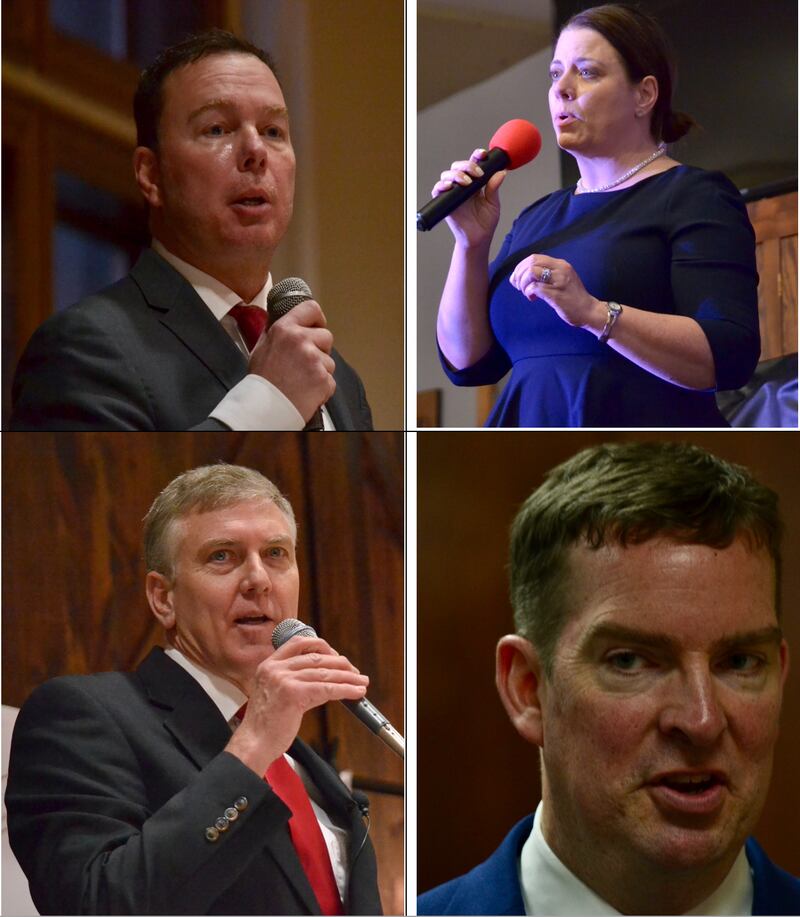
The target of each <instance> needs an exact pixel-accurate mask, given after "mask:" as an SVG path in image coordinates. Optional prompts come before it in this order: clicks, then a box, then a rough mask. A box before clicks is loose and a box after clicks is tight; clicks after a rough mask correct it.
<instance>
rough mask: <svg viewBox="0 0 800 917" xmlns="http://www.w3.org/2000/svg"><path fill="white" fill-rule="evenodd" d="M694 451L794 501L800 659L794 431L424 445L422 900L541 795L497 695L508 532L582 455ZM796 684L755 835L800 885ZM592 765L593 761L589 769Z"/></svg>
mask: <svg viewBox="0 0 800 917" xmlns="http://www.w3.org/2000/svg"><path fill="white" fill-rule="evenodd" d="M631 439H632V440H665V439H670V440H671V439H679V440H689V441H691V442H695V443H697V444H698V445H700V446H703V447H705V448H708V449H710V450H711V451H713V452H715V453H716V454H718V455H720V456H722V457H723V458H725V459H728V460H731V461H735V462H739V463H741V464H743V465H745V466H747V467H749V468H750V469H751V470H752V471H753V473H754V474H755V475H756V476H757V477H758V478H759V480H761V481H763V482H764V483H765V484H767V485H768V486H770V487H772V488H773V489H775V490H776V491H777V492H778V493H779V495H780V499H781V505H782V512H783V516H784V520H785V523H786V536H785V542H784V558H785V563H784V568H785V574H784V582H783V608H784V618H783V627H784V631H785V633H786V637H787V639H788V641H789V644H790V647H791V648H792V649H793V651H794V653H795V656H797V654H798V653H800V619H798V616H797V614H796V609H797V607H798V604H800V564H799V563H798V555H799V553H800V478H798V475H797V450H798V445H797V442H798V441H797V434H796V433H791V432H774V433H773V432H759V433H751V432H741V433H725V432H721V433H701V432H697V433H694V432H687V433H679V432H678V433H667V432H664V433H648V432H641V433H638V432H619V433H614V432H591V431H574V432H547V433H534V432H516V431H515V432H502V433H496V434H492V435H489V434H487V433H485V432H475V433H472V432H468V433H438V434H419V435H418V436H417V450H418V454H417V487H418V502H417V527H418V538H417V546H416V550H417V577H418V585H417V592H418V612H417V628H418V644H417V645H418V656H417V670H418V672H417V696H418V698H419V702H418V714H417V716H418V722H417V731H418V738H417V744H418V759H417V797H418V799H417V812H418V823H419V830H418V837H417V864H418V869H417V873H418V888H419V890H420V891H424V890H426V889H428V888H430V887H432V886H433V885H435V884H438V883H440V882H443V881H446V880H448V879H451V878H453V877H454V876H456V875H458V874H460V873H462V872H464V871H466V870H468V869H470V868H472V867H473V866H475V865H477V863H478V862H480V861H481V860H483V859H484V858H485V857H486V856H488V855H489V854H490V853H491V852H492V851H493V850H494V849H495V848H496V846H497V845H498V844H499V843H500V841H501V840H502V838H503V837H504V836H505V834H506V832H507V831H508V830H509V829H510V828H511V826H512V825H513V824H514V823H515V822H516V821H517V820H518V819H520V818H522V817H523V816H524V815H526V814H528V813H529V812H532V811H533V810H534V808H535V806H536V804H537V801H538V799H539V794H540V784H539V758H538V752H537V750H536V749H534V748H533V747H532V746H530V745H528V744H527V743H526V742H524V741H523V740H522V739H521V738H520V737H519V736H518V735H517V733H516V731H515V730H514V728H513V727H512V726H511V724H510V723H509V721H508V718H507V717H506V714H505V711H504V710H503V708H502V706H501V703H500V700H499V698H498V697H497V693H496V691H495V686H494V649H495V644H496V642H497V640H498V638H499V637H500V636H502V635H503V634H505V633H510V632H513V621H512V614H511V606H510V602H509V599H508V582H507V575H506V564H507V562H508V560H507V552H508V531H509V526H510V524H511V520H512V519H513V517H514V515H515V513H516V511H517V509H518V508H519V506H520V504H521V502H522V501H523V499H524V498H525V497H526V496H527V495H528V494H529V493H530V492H531V491H532V490H533V489H534V488H535V487H537V486H538V485H539V484H540V483H541V481H542V480H543V475H544V473H545V472H546V471H547V470H549V469H550V468H552V467H554V466H555V465H557V464H559V463H560V462H562V461H564V460H565V459H567V458H568V457H570V456H571V455H573V454H575V452H577V451H579V450H580V449H581V448H584V447H586V446H589V445H592V444H594V443H599V442H609V441H615V440H631ZM793 668H794V670H793V671H790V675H789V680H788V682H787V687H786V692H785V695H784V709H783V719H782V722H783V730H782V735H781V739H780V741H779V742H778V746H777V751H776V758H775V769H774V774H773V780H772V787H771V790H770V795H769V798H768V801H767V805H766V808H765V810H764V813H763V815H762V818H761V822H760V824H759V826H758V828H757V830H756V835H757V837H758V838H759V839H760V841H761V843H762V844H763V845H764V846H765V848H766V850H767V852H768V853H769V855H770V856H771V857H773V858H774V859H775V861H776V862H777V863H779V864H780V865H781V866H783V867H784V868H785V869H788V870H789V871H790V872H792V873H794V874H795V875H798V874H800V843H798V829H797V825H796V821H795V820H793V819H791V818H790V819H787V818H786V813H787V812H795V811H798V810H800V785H799V784H798V782H797V779H796V774H797V772H798V770H800V738H799V737H798V732H797V723H798V721H800V672H798V671H797V668H798V667H797V664H796V663H795V665H794V667H793ZM587 766H591V762H587Z"/></svg>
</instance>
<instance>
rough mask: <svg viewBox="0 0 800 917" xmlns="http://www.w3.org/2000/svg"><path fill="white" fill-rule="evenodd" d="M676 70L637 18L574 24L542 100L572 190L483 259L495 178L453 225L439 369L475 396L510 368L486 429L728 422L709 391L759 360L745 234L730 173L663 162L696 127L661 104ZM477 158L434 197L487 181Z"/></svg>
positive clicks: (734, 384) (453, 171)
mask: <svg viewBox="0 0 800 917" xmlns="http://www.w3.org/2000/svg"><path fill="white" fill-rule="evenodd" d="M672 73H673V69H672V64H671V61H670V58H669V54H668V51H667V44H666V39H665V36H664V34H663V32H662V30H661V28H660V26H659V25H658V23H656V22H655V21H654V20H653V19H652V18H651V17H650V16H648V15H647V14H645V13H642V12H640V11H638V10H634V9H631V8H628V7H626V6H622V5H617V4H608V5H605V6H598V7H594V8H592V9H589V10H586V11H584V12H582V13H579V14H577V15H576V16H573V17H572V19H570V20H569V22H567V24H566V26H565V27H564V28H563V30H562V31H561V33H560V35H559V37H558V42H557V44H556V48H555V53H554V59H553V62H552V64H551V66H550V82H551V85H550V92H549V103H550V114H551V118H552V123H553V128H554V130H555V134H556V140H557V142H558V145H559V146H560V147H561V148H562V149H563V150H566V151H567V152H569V153H570V154H571V155H572V156H574V157H575V159H576V161H577V164H578V168H579V170H580V175H581V177H580V180H579V181H578V183H577V185H576V186H573V187H570V188H566V189H564V190H561V191H555V192H553V193H552V194H549V195H548V196H546V197H544V198H542V199H541V200H538V201H536V202H535V203H534V204H532V205H531V206H530V207H528V208H526V209H525V210H523V211H522V213H521V214H520V215H519V216H518V217H517V219H516V221H515V222H514V225H513V227H512V229H511V232H510V233H509V234H508V236H507V237H506V239H505V241H504V243H503V246H502V248H501V249H500V252H499V254H498V256H497V258H495V259H494V261H492V263H491V264H488V256H489V246H490V244H491V241H492V236H493V234H494V231H495V229H496V227H497V223H498V219H499V215H500V201H499V194H498V191H499V188H500V185H501V184H502V182H503V179H504V177H505V174H506V173H505V172H500V173H498V174H497V175H495V176H493V177H492V178H491V180H490V181H489V182H488V184H487V185H486V186H485V187H484V188H483V189H481V191H480V192H478V193H477V194H475V195H473V196H472V197H470V198H469V199H468V200H467V201H466V202H465V203H464V204H462V205H461V206H460V207H459V208H458V209H457V210H455V211H454V212H453V213H452V214H451V215H450V216H449V217H448V220H447V221H448V224H449V226H450V229H451V231H452V233H453V235H454V236H455V248H454V251H453V257H452V261H451V265H450V271H449V273H448V277H447V281H446V283H445V288H444V292H443V294H442V299H441V303H440V306H439V315H438V320H437V337H438V342H439V348H440V351H441V355H442V363H443V365H444V368H445V371H446V372H447V374H448V376H449V377H450V379H451V380H452V381H453V382H454V383H455V384H456V385H487V384H492V383H495V382H497V381H499V380H500V379H501V378H503V376H504V375H505V374H506V373H507V372H508V371H509V369H511V370H512V372H511V377H510V379H509V381H508V383H507V385H506V387H505V389H504V391H503V393H502V395H501V396H500V398H499V400H498V402H497V403H496V404H495V406H494V408H493V410H492V412H491V415H490V417H489V419H488V421H487V426H495V427H553V426H556V427H575V426H602V427H616V426H625V427H628V426H640V427H641V426H646V427H664V426H667V427H671V426H675V427H724V426H728V424H727V423H726V421H725V420H724V418H723V417H722V415H721V414H720V412H719V411H718V409H717V406H716V401H715V397H714V393H715V391H717V390H718V389H730V388H738V387H740V386H742V385H744V384H745V383H746V382H747V381H748V379H749V378H750V376H751V375H752V373H753V370H754V368H755V366H756V363H757V362H758V357H759V352H760V341H759V332H758V309H757V295H756V289H757V284H758V275H757V273H756V266H755V238H754V234H753V230H752V227H751V226H750V222H749V220H748V218H747V211H746V210H745V207H744V204H743V203H742V201H741V198H740V195H739V192H738V191H737V189H736V187H735V186H734V185H733V184H732V183H731V182H730V181H729V180H728V179H727V178H726V177H725V176H724V175H722V174H721V173H719V172H706V171H703V170H701V169H697V168H692V167H690V166H685V165H681V164H680V163H679V162H677V161H676V160H674V159H672V158H670V157H669V156H668V155H667V147H666V144H667V143H670V142H672V141H675V140H678V139H679V138H680V137H682V136H683V135H684V134H685V133H686V132H687V131H688V130H689V129H690V127H692V126H693V124H694V121H693V120H692V119H691V118H690V117H689V116H688V115H685V114H682V113H680V112H675V111H673V110H672V107H671V97H672ZM485 156H486V152H485V151H484V150H476V151H475V152H474V153H473V154H472V156H471V157H470V159H469V160H466V161H460V162H454V163H453V165H452V166H451V168H450V169H448V170H447V171H445V172H443V173H442V176H441V180H440V181H438V182H437V183H436V185H435V186H434V189H433V194H434V196H436V195H438V194H441V193H442V192H443V191H446V190H448V189H449V188H451V187H453V184H458V185H468V184H470V183H471V182H472V180H473V178H477V177H479V176H481V175H482V171H481V166H480V163H481V160H482V159H483V158H484V157H485ZM487 264H488V270H487Z"/></svg>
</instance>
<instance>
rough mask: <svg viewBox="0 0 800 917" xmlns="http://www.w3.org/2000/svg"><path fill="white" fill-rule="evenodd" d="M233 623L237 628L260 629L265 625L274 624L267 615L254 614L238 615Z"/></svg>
mask: <svg viewBox="0 0 800 917" xmlns="http://www.w3.org/2000/svg"><path fill="white" fill-rule="evenodd" d="M233 623H234V624H235V625H236V626H237V627H260V626H261V625H263V624H272V623H274V622H273V621H272V619H271V618H269V617H267V615H262V614H258V612H254V613H252V614H247V615H237V616H236V617H235V618H234V619H233Z"/></svg>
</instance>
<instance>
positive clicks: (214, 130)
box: [206, 124, 225, 137]
mask: <svg viewBox="0 0 800 917" xmlns="http://www.w3.org/2000/svg"><path fill="white" fill-rule="evenodd" d="M206 133H207V134H209V135H210V136H212V137H221V136H222V135H223V134H224V133H225V128H224V127H223V126H222V125H221V124H212V125H211V127H207V128H206Z"/></svg>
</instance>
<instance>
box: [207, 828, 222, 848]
mask: <svg viewBox="0 0 800 917" xmlns="http://www.w3.org/2000/svg"><path fill="white" fill-rule="evenodd" d="M218 837H219V831H217V829H216V828H206V840H207V841H211V842H212V844H213V842H214V841H215V840H216V839H217V838H218Z"/></svg>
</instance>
